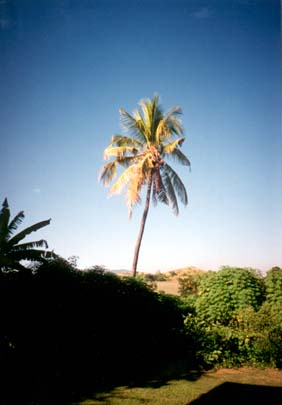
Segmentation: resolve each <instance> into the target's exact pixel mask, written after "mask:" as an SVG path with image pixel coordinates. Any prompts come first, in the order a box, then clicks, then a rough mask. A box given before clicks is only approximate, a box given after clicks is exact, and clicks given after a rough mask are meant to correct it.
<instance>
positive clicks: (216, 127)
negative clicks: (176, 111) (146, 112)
mask: <svg viewBox="0 0 282 405" xmlns="http://www.w3.org/2000/svg"><path fill="white" fill-rule="evenodd" d="M0 55H1V60H0V69H1V70H0V74H1V78H0V80H1V83H0V88H1V99H0V126H1V135H2V136H1V139H2V141H1V161H0V169H1V170H0V184H1V188H0V199H1V201H3V199H4V198H5V197H7V198H8V200H9V204H10V207H11V211H12V213H13V214H14V215H15V214H16V213H17V212H19V211H20V210H24V211H25V213H26V219H25V222H24V225H25V226H28V225H30V224H31V223H35V222H37V221H40V220H43V219H47V218H50V217H51V218H52V222H51V225H50V226H49V227H47V228H45V229H42V230H41V231H40V233H39V232H38V234H37V235H36V237H37V238H39V237H40V238H42V237H44V238H46V239H47V240H48V243H49V247H50V248H51V249H54V250H55V251H56V252H57V253H58V254H60V255H62V256H63V257H65V258H67V257H69V256H72V255H77V256H79V261H78V264H79V266H80V267H87V266H91V265H95V264H101V265H105V266H106V267H108V268H109V269H119V268H126V269H130V268H131V262H132V258H133V249H134V244H135V239H136V237H137V232H138V228H139V221H140V218H141V215H142V206H141V207H137V208H136V209H135V210H134V213H133V217H132V219H131V220H129V219H128V213H127V208H126V205H125V199H124V196H115V197H112V198H108V197H107V190H105V189H103V188H102V186H101V184H99V183H98V173H99V169H100V167H101V166H102V165H103V159H102V158H103V150H104V148H105V147H106V146H107V144H108V143H109V141H110V138H111V136H112V135H113V134H115V133H121V132H122V130H121V126H120V121H119V114H118V110H119V108H120V107H124V108H125V109H126V110H128V111H130V112H131V111H132V110H133V109H135V107H136V105H137V103H138V101H139V100H140V99H142V98H148V97H151V96H152V95H153V93H154V92H157V93H158V94H159V95H160V97H161V102H162V105H163V107H164V109H169V108H170V107H171V106H173V105H180V106H181V107H182V109H183V126H184V128H185V134H186V141H185V143H184V145H183V151H184V152H185V153H186V155H187V156H188V157H189V158H190V160H191V163H192V170H191V172H189V170H187V168H183V167H177V166H175V169H176V170H177V171H178V172H179V174H180V175H181V177H182V179H183V181H184V183H185V185H186V187H187V190H188V196H189V205H188V206H187V207H186V208H185V207H180V215H179V216H178V217H175V216H174V215H173V213H172V211H171V210H170V209H169V208H168V207H166V206H161V205H158V207H157V208H153V207H152V209H151V210H150V212H149V216H148V221H147V225H146V229H145V234H144V240H143V244H142V247H141V252H140V260H139V270H141V271H150V272H153V271H156V270H162V271H165V270H170V269H173V268H178V267H184V266H188V265H193V266H197V267H200V268H203V269H217V268H219V267H220V266H221V265H232V266H244V267H245V266H250V267H255V268H259V269H261V270H267V269H269V268H270V267H272V266H274V265H280V266H281V265H282V247H281V246H282V243H281V242H282V174H281V172H282V142H281V56H280V55H281V35H280V2H279V0H258V1H254V0H236V1H235V0H234V1H233V0H228V1H227V0H225V1H224V0H217V1H216V0H214V1H213V0H209V1H201V0H198V1H196V0H195V1H192V0H191V1H189V0H186V1H185V0H174V1H172V0H162V1H158V0H151V1H149V0H147V1H146V0H145V1H141V0H138V1H137V0H131V1H129V0H120V1H119V0H116V1H109V0H104V1H98V0H80V1H78V0H60V1H53V0H45V1H44V0H36V1H35V0H26V1H21V0H1V1H0Z"/></svg>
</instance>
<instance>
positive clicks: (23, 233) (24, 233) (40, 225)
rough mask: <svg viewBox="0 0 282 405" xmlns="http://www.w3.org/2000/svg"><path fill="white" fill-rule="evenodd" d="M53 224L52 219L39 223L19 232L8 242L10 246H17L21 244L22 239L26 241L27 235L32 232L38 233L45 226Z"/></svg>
mask: <svg viewBox="0 0 282 405" xmlns="http://www.w3.org/2000/svg"><path fill="white" fill-rule="evenodd" d="M50 222H51V218H50V219H47V220H45V221H41V222H37V223H36V224H34V225H31V226H29V227H28V228H26V229H24V230H23V231H21V232H19V233H18V234H17V235H15V236H14V237H13V238H11V239H10V240H9V241H8V245H9V246H11V245H16V244H17V243H19V242H20V241H21V240H22V239H24V238H25V237H26V236H27V235H29V234H30V233H32V232H36V231H38V230H39V229H41V228H43V227H44V226H47V225H49V224H50Z"/></svg>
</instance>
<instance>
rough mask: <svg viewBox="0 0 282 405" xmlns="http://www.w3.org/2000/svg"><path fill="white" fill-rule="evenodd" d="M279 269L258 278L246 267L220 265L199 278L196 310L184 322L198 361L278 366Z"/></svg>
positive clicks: (281, 343) (281, 352) (281, 355)
mask: <svg viewBox="0 0 282 405" xmlns="http://www.w3.org/2000/svg"><path fill="white" fill-rule="evenodd" d="M281 274H282V272H281V269H279V268H274V269H271V270H270V271H269V272H268V273H267V275H266V277H264V278H263V277H262V276H260V275H259V274H258V273H257V272H256V271H254V270H252V269H238V268H235V269H232V268H226V267H225V268H222V269H221V270H220V271H218V272H214V273H213V272H209V273H207V274H206V276H205V277H203V278H202V279H201V281H200V284H199V291H198V296H195V295H194V303H195V310H196V313H195V315H192V312H191V313H190V314H189V315H188V316H187V317H186V319H185V325H186V331H187V336H188V337H189V338H190V336H191V334H192V335H193V336H194V338H195V342H196V346H195V351H196V353H197V358H198V361H199V362H200V363H201V364H202V365H204V366H205V367H214V366H228V367H232V366H240V365H253V366H272V367H281V364H282V304H281V303H280V297H281V285H280V283H281V280H282V279H281ZM186 300H187V298H186ZM191 302H193V301H192V300H191V299H190V303H191Z"/></svg>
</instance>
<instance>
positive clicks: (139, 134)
mask: <svg viewBox="0 0 282 405" xmlns="http://www.w3.org/2000/svg"><path fill="white" fill-rule="evenodd" d="M119 112H120V116H121V121H122V124H123V126H124V129H125V130H126V133H127V134H128V136H123V135H114V136H113V137H112V140H111V143H110V144H109V146H108V147H107V148H106V149H105V151H104V159H105V160H107V159H109V158H112V160H111V161H110V162H109V163H107V164H105V165H104V166H103V167H102V170H101V173H100V177H99V178H100V181H101V182H102V183H103V185H104V186H107V185H109V184H110V183H111V181H112V180H113V179H114V177H115V176H116V174H117V169H118V167H119V166H121V167H122V168H124V169H125V170H124V171H123V172H122V174H121V175H120V176H119V177H118V179H117V180H116V182H115V183H114V184H113V185H112V187H111V189H110V195H113V194H116V193H120V192H121V191H122V190H123V189H126V201H127V205H128V208H129V216H131V214H132V207H133V206H134V205H135V204H138V203H140V202H141V197H140V193H141V190H142V187H143V186H146V188H147V191H146V201H145V207H144V212H143V216H142V220H141V225H140V230H139V234H138V238H137V241H136V246H135V251H134V259H133V264H132V275H133V277H135V276H136V271H137V263H138V256H139V251H140V246H141V241H142V237H143V232H144V228H145V223H146V219H147V215H148V211H149V206H150V200H151V197H152V201H153V204H154V205H156V204H157V202H158V201H160V202H162V203H165V204H168V205H170V206H171V208H172V210H173V212H174V214H176V215H178V212H179V208H178V201H177V196H178V197H179V199H180V201H181V202H182V203H183V204H184V205H187V203H188V198H187V192H186V189H185V186H184V184H183V183H182V181H181V179H180V178H179V176H178V175H177V173H176V172H175V171H174V170H173V168H172V167H171V166H170V165H169V164H168V163H167V162H166V161H165V159H166V158H167V157H171V158H173V159H174V160H175V161H176V162H177V163H180V164H182V165H184V166H190V162H189V160H188V158H187V157H186V156H185V155H184V154H183V153H182V152H181V150H180V148H181V146H182V144H183V142H184V140H185V138H184V137H183V127H182V124H181V120H180V116H181V114H182V110H181V108H180V107H173V108H172V109H170V110H169V111H168V112H167V113H164V112H163V110H162V108H161V106H160V104H159V97H158V96H157V95H154V97H153V99H152V100H141V101H140V103H139V108H138V109H136V110H135V111H134V112H133V114H132V115H131V114H129V113H128V112H127V111H125V110H124V109H120V111H119Z"/></svg>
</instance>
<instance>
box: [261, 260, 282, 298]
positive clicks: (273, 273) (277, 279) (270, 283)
mask: <svg viewBox="0 0 282 405" xmlns="http://www.w3.org/2000/svg"><path fill="white" fill-rule="evenodd" d="M265 286H266V299H267V301H268V302H271V303H274V304H276V303H277V304H282V269H281V268H280V267H273V268H272V269H270V270H269V271H268V272H267V275H266V277H265Z"/></svg>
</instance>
